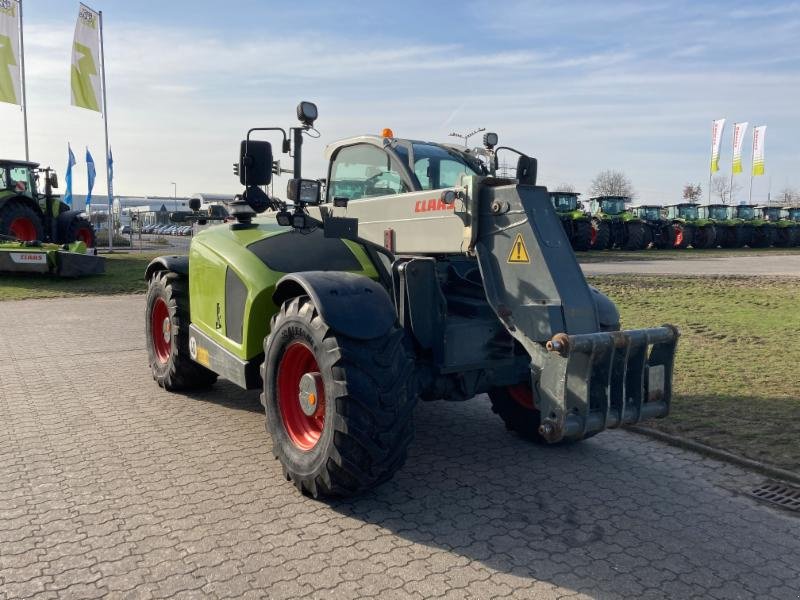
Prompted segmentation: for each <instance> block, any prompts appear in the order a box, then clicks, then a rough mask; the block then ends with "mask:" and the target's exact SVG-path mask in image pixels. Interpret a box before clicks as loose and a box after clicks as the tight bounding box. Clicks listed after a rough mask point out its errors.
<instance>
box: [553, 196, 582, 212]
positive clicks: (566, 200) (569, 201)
mask: <svg viewBox="0 0 800 600" xmlns="http://www.w3.org/2000/svg"><path fill="white" fill-rule="evenodd" d="M578 196H580V194H579V193H578V192H550V201H551V202H552V203H553V208H555V209H556V212H560V213H562V212H572V211H575V210H578V208H579V205H580V202H578Z"/></svg>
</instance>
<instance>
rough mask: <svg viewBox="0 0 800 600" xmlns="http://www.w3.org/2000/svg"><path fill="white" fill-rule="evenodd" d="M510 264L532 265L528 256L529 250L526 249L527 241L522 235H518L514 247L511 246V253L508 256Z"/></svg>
mask: <svg viewBox="0 0 800 600" xmlns="http://www.w3.org/2000/svg"><path fill="white" fill-rule="evenodd" d="M508 262H509V263H526V264H530V262H531V257H530V256H528V249H527V248H526V247H525V241H524V240H523V239H522V234H521V233H518V234H517V237H516V239H515V240H514V245H513V246H511V253H510V254H509V255H508Z"/></svg>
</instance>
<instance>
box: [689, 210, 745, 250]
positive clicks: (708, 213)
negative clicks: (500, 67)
mask: <svg viewBox="0 0 800 600" xmlns="http://www.w3.org/2000/svg"><path fill="white" fill-rule="evenodd" d="M732 213H733V207H731V206H727V205H725V204H705V205H701V206H698V217H699V218H700V219H703V220H708V221H709V222H711V223H713V225H714V229H715V230H716V238H717V239H716V242H715V245H716V246H721V247H722V248H744V247H745V246H746V245H747V244H749V243H750V239H751V238H752V235H753V232H752V229H751V228H750V227H749V226H748V225H747V224H746V223H745V222H744V221H742V220H741V219H738V218H735V217H734V216H733V214H732Z"/></svg>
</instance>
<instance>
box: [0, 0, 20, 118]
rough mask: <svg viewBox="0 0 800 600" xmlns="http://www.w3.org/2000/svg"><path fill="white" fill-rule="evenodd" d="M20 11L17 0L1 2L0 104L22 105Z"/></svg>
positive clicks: (0, 0) (1, 0)
mask: <svg viewBox="0 0 800 600" xmlns="http://www.w3.org/2000/svg"><path fill="white" fill-rule="evenodd" d="M18 11H19V5H18V3H17V0H0V102H8V103H9V104H20V105H21V104H22V92H21V87H20V69H19V12H18Z"/></svg>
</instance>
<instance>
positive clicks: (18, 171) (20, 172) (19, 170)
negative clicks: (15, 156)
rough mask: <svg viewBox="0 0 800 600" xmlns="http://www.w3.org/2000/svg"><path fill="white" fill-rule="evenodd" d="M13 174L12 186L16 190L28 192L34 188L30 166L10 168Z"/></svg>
mask: <svg viewBox="0 0 800 600" xmlns="http://www.w3.org/2000/svg"><path fill="white" fill-rule="evenodd" d="M9 172H10V174H11V188H12V189H13V190H14V191H15V192H28V193H30V192H31V190H32V189H33V186H32V185H31V172H30V169H28V167H13V168H12V169H9Z"/></svg>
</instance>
